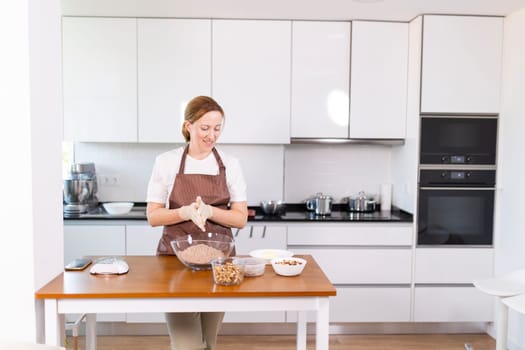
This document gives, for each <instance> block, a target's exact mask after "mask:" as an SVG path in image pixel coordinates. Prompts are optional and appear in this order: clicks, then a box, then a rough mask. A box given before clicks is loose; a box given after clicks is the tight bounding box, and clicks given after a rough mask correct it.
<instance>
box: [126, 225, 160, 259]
mask: <svg viewBox="0 0 525 350" xmlns="http://www.w3.org/2000/svg"><path fill="white" fill-rule="evenodd" d="M162 231H163V226H158V227H151V226H150V225H147V224H146V225H143V224H138V225H126V255H157V246H158V244H159V240H160V237H161V236H162Z"/></svg>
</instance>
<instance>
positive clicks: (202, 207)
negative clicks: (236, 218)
mask: <svg viewBox="0 0 525 350" xmlns="http://www.w3.org/2000/svg"><path fill="white" fill-rule="evenodd" d="M196 203H197V211H198V212H199V215H200V216H201V219H202V221H203V226H204V224H206V220H208V219H209V218H211V217H212V215H213V208H212V206H211V205H208V204H206V203H204V202H203V201H202V198H201V197H200V196H197V200H196ZM203 231H204V230H203Z"/></svg>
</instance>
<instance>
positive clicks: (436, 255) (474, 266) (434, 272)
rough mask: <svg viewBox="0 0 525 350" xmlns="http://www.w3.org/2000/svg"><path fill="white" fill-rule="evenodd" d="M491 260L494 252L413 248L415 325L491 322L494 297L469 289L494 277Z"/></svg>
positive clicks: (488, 250) (473, 249) (489, 249)
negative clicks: (481, 280) (476, 280)
mask: <svg viewBox="0 0 525 350" xmlns="http://www.w3.org/2000/svg"><path fill="white" fill-rule="evenodd" d="M493 259H494V249H493V248H472V247H470V248H416V252H415V269H414V284H415V287H414V321H415V322H490V321H493V320H494V315H493V309H494V299H493V297H491V296H489V295H487V294H484V293H482V292H480V291H478V290H477V289H476V288H475V287H474V286H473V285H472V283H473V281H474V280H475V279H477V278H488V277H491V276H492V275H493V266H494V262H493V261H494V260H493Z"/></svg>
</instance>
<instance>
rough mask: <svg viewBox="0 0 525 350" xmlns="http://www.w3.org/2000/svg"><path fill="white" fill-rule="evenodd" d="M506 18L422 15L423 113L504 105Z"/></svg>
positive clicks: (486, 110)
mask: <svg viewBox="0 0 525 350" xmlns="http://www.w3.org/2000/svg"><path fill="white" fill-rule="evenodd" d="M502 43H503V18H502V17H486V16H483V17H481V16H480V17H476V16H440V15H425V16H424V17H423V58H422V71H421V72H422V77H421V79H422V80H421V112H422V113H467V114H472V113H476V114H477V113H479V114H484V113H487V114H494V113H499V110H500V107H499V105H500V80H501V63H502Z"/></svg>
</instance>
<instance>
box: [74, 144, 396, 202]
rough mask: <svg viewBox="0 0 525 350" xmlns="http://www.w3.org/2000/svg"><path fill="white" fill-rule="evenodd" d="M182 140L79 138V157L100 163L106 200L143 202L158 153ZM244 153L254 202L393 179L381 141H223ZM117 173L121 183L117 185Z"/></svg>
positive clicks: (373, 188)
mask: <svg viewBox="0 0 525 350" xmlns="http://www.w3.org/2000/svg"><path fill="white" fill-rule="evenodd" d="M180 146H181V145H180V144H135V143H77V144H75V155H74V161H75V162H94V163H95V166H96V169H97V174H98V175H99V176H100V177H102V176H106V177H107V178H108V179H109V180H110V183H109V184H104V183H102V181H100V180H99V182H100V184H99V200H100V201H121V200H122V201H136V202H143V201H145V198H146V188H147V184H148V181H149V177H150V174H151V169H152V167H153V163H154V161H155V157H156V156H157V155H158V154H160V153H162V152H165V151H167V150H169V149H172V148H176V147H180ZM218 147H219V148H221V149H224V151H226V152H228V153H230V154H232V155H234V156H236V157H237V158H239V160H240V162H241V164H242V167H243V171H244V175H245V178H246V182H247V184H248V204H249V205H258V204H259V202H260V201H261V200H264V199H284V200H285V201H286V202H289V203H296V202H302V201H303V200H304V199H306V198H307V197H309V196H311V195H313V194H315V193H316V192H323V193H326V194H330V195H332V196H333V197H334V200H335V202H336V203H337V202H339V201H340V199H341V198H342V197H344V196H348V195H353V194H357V193H358V192H359V191H360V190H364V191H366V192H367V193H373V194H377V193H379V186H380V184H381V183H384V182H390V181H391V179H390V158H391V148H390V147H388V146H380V145H354V144H344V145H319V144H313V145H219V146H218ZM114 177H116V178H117V182H118V183H117V184H111V180H112V179H113V178H114Z"/></svg>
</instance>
